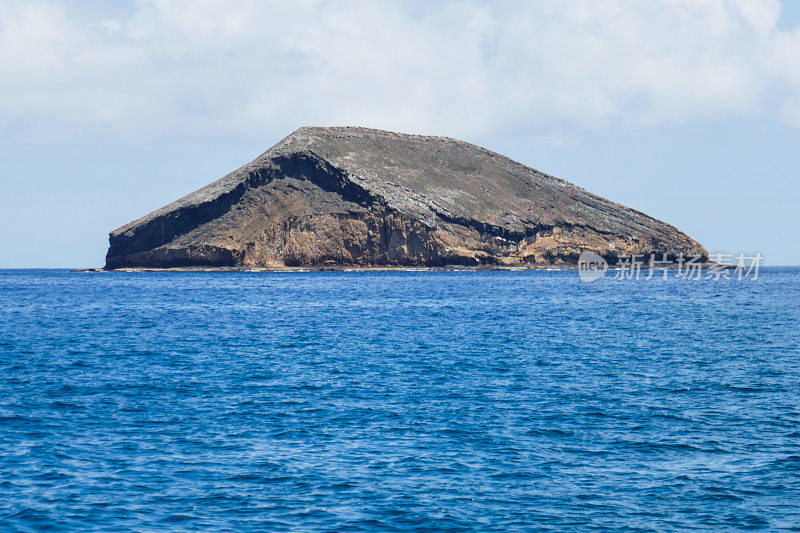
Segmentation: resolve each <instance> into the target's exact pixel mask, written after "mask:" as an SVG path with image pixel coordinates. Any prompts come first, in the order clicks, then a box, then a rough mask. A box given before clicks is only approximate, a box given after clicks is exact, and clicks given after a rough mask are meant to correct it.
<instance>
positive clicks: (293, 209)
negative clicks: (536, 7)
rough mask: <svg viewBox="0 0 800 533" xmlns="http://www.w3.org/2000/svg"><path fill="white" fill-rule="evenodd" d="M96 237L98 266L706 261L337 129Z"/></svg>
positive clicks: (628, 223) (484, 175)
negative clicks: (101, 240) (99, 240)
mask: <svg viewBox="0 0 800 533" xmlns="http://www.w3.org/2000/svg"><path fill="white" fill-rule="evenodd" d="M109 240H110V247H109V250H108V254H107V256H106V268H108V269H111V268H121V267H190V266H209V267H236V266H240V267H280V266H329V265H351V266H445V265H525V264H565V263H566V264H574V263H575V262H576V261H577V258H578V255H579V254H580V252H581V251H582V250H593V251H595V252H597V253H599V254H600V255H602V256H604V257H607V258H609V259H612V261H613V258H614V257H616V256H617V255H618V254H631V253H643V254H651V253H658V254H661V253H668V254H670V255H676V254H678V253H685V254H697V255H701V256H703V257H706V256H707V253H706V251H705V249H704V248H703V247H702V246H701V245H700V244H698V243H697V242H695V241H693V240H692V239H691V238H689V237H688V236H686V235H685V234H683V233H681V232H680V231H678V230H677V229H676V228H674V227H672V226H670V225H669V224H666V223H664V222H661V221H659V220H656V219H654V218H651V217H649V216H647V215H645V214H644V213H640V212H639V211H635V210H633V209H630V208H628V207H625V206H622V205H620V204H617V203H615V202H611V201H609V200H606V199H604V198H601V197H599V196H596V195H594V194H591V193H589V192H588V191H585V190H584V189H581V188H580V187H577V186H575V185H573V184H571V183H569V182H567V181H564V180H562V179H560V178H556V177H554V176H550V175H548V174H544V173H542V172H539V171H538V170H534V169H532V168H529V167H526V166H524V165H521V164H519V163H516V162H515V161H512V160H511V159H509V158H507V157H503V156H501V155H499V154H496V153H494V152H491V151H489V150H486V149H484V148H480V147H478V146H475V145H472V144H469V143H465V142H462V141H457V140H454V139H450V138H445V137H426V136H420V135H404V134H398V133H390V132H386V131H380V130H372V129H365V128H346V127H332V128H301V129H299V130H297V131H295V132H294V133H292V134H291V135H289V136H288V137H286V138H285V139H283V140H282V141H281V142H279V143H278V144H276V145H275V146H273V147H272V148H270V149H269V150H268V151H266V152H265V153H263V154H262V155H261V156H259V157H258V158H256V159H255V160H254V161H252V162H251V163H248V164H247V165H245V166H243V167H242V168H240V169H238V170H236V171H234V172H231V173H230V174H228V175H227V176H225V177H223V178H222V179H220V180H218V181H216V182H214V183H212V184H210V185H208V186H206V187H203V188H202V189H200V190H198V191H196V192H194V193H192V194H190V195H188V196H185V197H184V198H181V199H180V200H177V201H176V202H173V203H171V204H169V205H167V206H165V207H162V208H161V209H159V210H157V211H154V212H152V213H150V214H149V215H146V216H144V217H142V218H140V219H139V220H136V221H134V222H131V223H129V224H126V225H125V226H122V227H121V228H119V229H116V230H114V231H112V232H111V234H110V239H109Z"/></svg>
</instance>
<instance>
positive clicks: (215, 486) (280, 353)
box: [0, 268, 800, 532]
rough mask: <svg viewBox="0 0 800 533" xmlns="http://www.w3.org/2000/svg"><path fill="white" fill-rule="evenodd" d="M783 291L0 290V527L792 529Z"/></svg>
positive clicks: (211, 280) (336, 281)
mask: <svg viewBox="0 0 800 533" xmlns="http://www.w3.org/2000/svg"><path fill="white" fill-rule="evenodd" d="M799 331H800V269H797V268H772V269H765V270H763V271H762V273H761V278H760V279H759V280H757V281H755V282H753V281H748V282H737V281H724V280H723V281H717V282H715V281H696V282H689V281H682V280H672V279H671V280H667V281H664V280H659V279H654V280H650V281H639V282H631V281H614V280H611V279H606V280H602V281H598V282H595V283H592V284H585V283H582V282H581V281H580V280H579V279H578V276H577V275H576V273H575V272H372V273H364V272H361V273H357V272H309V273H273V274H263V273H244V272H243V273H127V274H126V273H102V274H83V273H70V272H66V271H47V270H29V271H0V474H1V475H0V529H3V530H13V531H17V530H22V531H42V530H54V531H58V530H72V531H92V530H96V531H112V530H113V531H119V530H137V531H141V530H148V531H157V530H165V531H166V530H169V531H173V530H187V531H191V530H195V531H242V530H258V531H347V532H351V531H415V530H436V531H515V530H520V531H522V530H545V531H547V530H551V531H565V530H607V531H666V530H676V531H686V530H698V531H707V530H714V529H726V530H744V529H753V530H758V529H764V530H780V529H786V530H792V529H794V530H795V531H797V530H800V529H799V526H800V446H798V441H800V358H799V357H798V356H800V343H799V342H798V337H797V335H798V332H799Z"/></svg>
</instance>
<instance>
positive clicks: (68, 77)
mask: <svg viewBox="0 0 800 533" xmlns="http://www.w3.org/2000/svg"><path fill="white" fill-rule="evenodd" d="M306 125H358V126H368V127H374V128H380V129H387V130H392V131H400V132H405V133H420V134H431V135H446V136H450V137H456V138H459V139H463V140H466V141H469V142H473V143H476V144H479V145H481V146H485V147H487V148H490V149H492V150H495V151H497V152H500V153H502V154H504V155H508V156H509V157H512V158H513V159H516V160H517V161H520V162H522V163H524V164H526V165H528V166H531V167H534V168H537V169H539V170H542V171H545V172H548V173H550V174H554V175H557V176H560V177H563V178H565V179H567V180H569V181H572V182H573V183H575V184H577V185H579V186H581V187H584V188H586V189H588V190H590V191H592V192H594V193H597V194H600V195H602V196H605V197H607V198H610V199H612V200H614V201H617V202H620V203H623V204H625V205H628V206H630V207H633V208H635V209H638V210H640V211H644V212H646V213H648V214H650V215H652V216H654V217H656V218H659V219H662V220H664V221H666V222H669V223H670V224H672V225H674V226H676V227H678V228H679V229H680V230H682V231H684V232H686V233H687V234H689V235H690V236H691V237H693V238H695V239H696V240H698V241H699V242H701V243H702V244H703V245H704V246H705V247H706V248H707V249H708V250H709V251H710V252H712V253H715V252H722V253H732V254H738V253H739V252H744V253H747V254H753V253H755V252H760V253H761V254H762V255H763V256H764V258H765V263H766V264H768V265H800V239H798V238H797V237H796V235H795V229H796V227H797V225H798V224H797V219H798V215H800V207H799V205H800V180H799V179H798V168H800V165H798V163H800V1H793V0H785V1H783V2H781V1H779V0H571V1H564V2H552V1H541V2H534V1H526V2H522V1H520V2H505V1H497V2H488V1H487V2H477V1H470V0H464V1H452V2H451V1H438V2H428V1H414V0H412V1H396V2H395V1H380V0H378V1H371V2H355V1H327V0H309V1H296V2H284V1H276V2H269V1H263V0H252V1H250V0H241V1H238V0H224V1H222V0H219V1H217V0H191V1H190V0H176V1H164V0H141V1H135V2H133V1H131V2H128V1H118V2H105V1H103V2H101V1H92V0H83V1H78V0H71V1H70V0H63V1H58V0H54V1H49V2H39V1H37V0H24V1H16V0H0V187H2V194H1V195H0V268H29V267H70V268H72V267H90V266H102V265H103V263H104V258H105V252H106V249H107V246H108V232H109V231H111V230H113V229H115V228H117V227H119V226H122V225H123V224H126V223H127V222H129V221H131V220H134V219H136V218H139V217H141V216H143V215H145V214H147V213H148V212H150V211H152V210H154V209H157V208H159V207H161V206H163V205H165V204H167V203H170V202H171V201H173V200H175V199H177V198H179V197H181V196H183V195H185V194H188V193H190V192H192V191H193V190H196V189H198V188H200V187H202V186H203V185H206V184H207V183H210V182H211V181H214V180H216V179H218V178H220V177H221V176H223V175H224V174H226V173H227V172H229V171H231V170H234V169H236V168H238V167H239V166H241V165H243V164H244V163H246V162H248V161H250V160H252V159H253V158H255V157H256V156H258V155H259V154H260V153H262V152H264V151H265V150H266V149H268V148H269V147H270V146H272V145H273V144H275V143H276V142H278V141H279V140H280V139H282V138H283V137H285V136H286V135H288V134H289V133H291V132H292V131H293V130H295V129H297V128H298V127H301V126H306Z"/></svg>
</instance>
